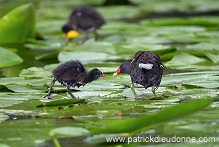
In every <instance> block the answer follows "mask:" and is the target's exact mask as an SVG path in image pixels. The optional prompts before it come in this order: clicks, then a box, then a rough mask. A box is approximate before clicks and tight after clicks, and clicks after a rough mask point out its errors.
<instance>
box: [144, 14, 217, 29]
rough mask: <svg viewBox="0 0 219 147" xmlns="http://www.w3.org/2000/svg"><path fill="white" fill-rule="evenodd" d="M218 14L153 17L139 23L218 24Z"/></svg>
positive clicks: (154, 24) (209, 25)
mask: <svg viewBox="0 0 219 147" xmlns="http://www.w3.org/2000/svg"><path fill="white" fill-rule="evenodd" d="M217 19H218V16H211V17H189V18H159V19H158V18H155V19H152V20H143V21H141V24H143V25H150V26H181V25H194V26H206V27H211V26H218V25H219V21H217Z"/></svg>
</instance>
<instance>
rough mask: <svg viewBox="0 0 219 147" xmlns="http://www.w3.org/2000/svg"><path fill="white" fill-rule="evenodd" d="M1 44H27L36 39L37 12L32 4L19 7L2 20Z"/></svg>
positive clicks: (0, 20)
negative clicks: (26, 42)
mask: <svg viewBox="0 0 219 147" xmlns="http://www.w3.org/2000/svg"><path fill="white" fill-rule="evenodd" d="M0 28H1V30H0V43H1V44H3V43H16V42H25V41H26V40H27V39H28V38H34V37H35V12H34V8H33V5H32V4H25V5H22V6H19V7H17V8H15V9H13V10H12V11H10V12H9V13H8V14H6V15H5V16H3V17H2V18H1V19H0Z"/></svg>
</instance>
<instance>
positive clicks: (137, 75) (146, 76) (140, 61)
mask: <svg viewBox="0 0 219 147" xmlns="http://www.w3.org/2000/svg"><path fill="white" fill-rule="evenodd" d="M119 73H126V74H129V75H130V76H131V80H132V83H137V84H140V85H142V86H144V88H148V87H152V92H153V93H154V94H155V90H157V88H158V87H159V85H160V82H161V79H162V74H163V64H162V62H161V60H160V57H159V55H158V54H156V53H154V52H151V51H138V52H136V54H135V56H134V59H133V60H132V62H124V63H122V64H121V65H120V67H119V68H118V69H117V71H116V72H115V73H114V75H116V74H119ZM134 95H135V96H136V94H135V92H134Z"/></svg>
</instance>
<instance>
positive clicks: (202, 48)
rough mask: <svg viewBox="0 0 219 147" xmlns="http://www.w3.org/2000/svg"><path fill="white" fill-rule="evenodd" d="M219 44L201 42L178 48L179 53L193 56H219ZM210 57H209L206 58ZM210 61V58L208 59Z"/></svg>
mask: <svg viewBox="0 0 219 147" xmlns="http://www.w3.org/2000/svg"><path fill="white" fill-rule="evenodd" d="M218 46H219V43H218V41H216V42H215V41H214V42H201V43H198V44H192V45H187V46H185V47H178V48H177V50H178V51H179V52H186V53H188V54H191V55H195V56H206V53H212V54H219V47H218ZM207 57H210V56H207ZM210 59H212V58H210Z"/></svg>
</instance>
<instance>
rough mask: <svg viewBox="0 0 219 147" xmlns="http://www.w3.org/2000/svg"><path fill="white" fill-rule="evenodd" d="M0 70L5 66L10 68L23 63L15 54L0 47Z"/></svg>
mask: <svg viewBox="0 0 219 147" xmlns="http://www.w3.org/2000/svg"><path fill="white" fill-rule="evenodd" d="M0 52H1V54H0V68H1V67H6V66H12V65H16V64H19V63H22V62H23V59H21V57H19V56H18V55H17V54H15V53H13V52H11V51H9V50H7V49H4V48H2V47H0Z"/></svg>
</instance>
